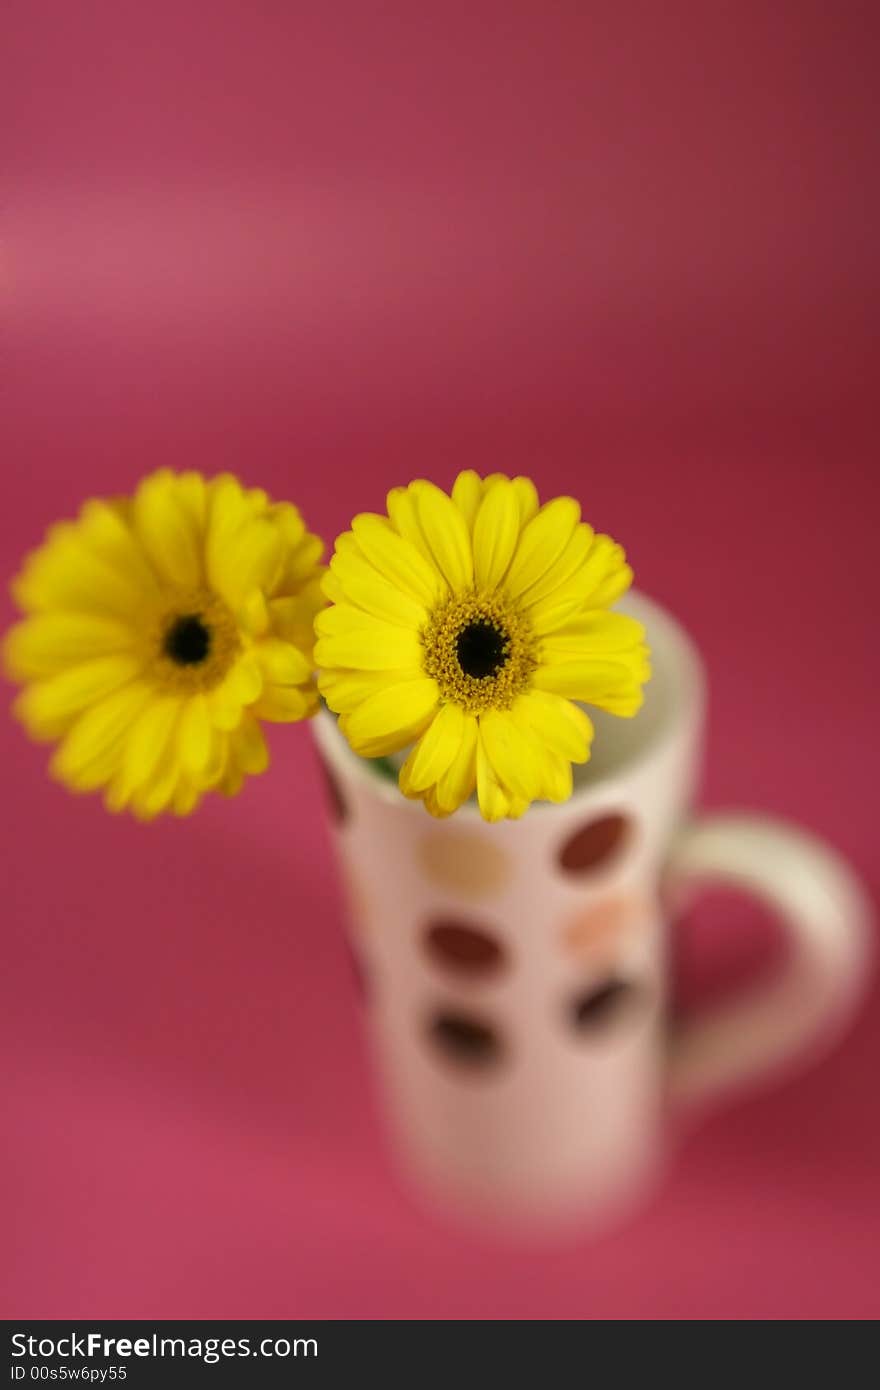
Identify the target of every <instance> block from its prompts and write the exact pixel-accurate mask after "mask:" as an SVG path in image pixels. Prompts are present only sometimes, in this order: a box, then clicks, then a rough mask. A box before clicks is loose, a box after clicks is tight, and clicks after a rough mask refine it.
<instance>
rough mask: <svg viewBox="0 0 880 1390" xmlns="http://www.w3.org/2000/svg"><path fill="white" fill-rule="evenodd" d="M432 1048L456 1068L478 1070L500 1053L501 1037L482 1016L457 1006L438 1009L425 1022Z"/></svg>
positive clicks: (495, 1060) (496, 1057)
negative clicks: (459, 1008) (479, 1016)
mask: <svg viewBox="0 0 880 1390" xmlns="http://www.w3.org/2000/svg"><path fill="white" fill-rule="evenodd" d="M428 1040H429V1042H430V1044H431V1046H432V1048H433V1050H434V1051H435V1052H436V1053H437V1054H438V1055H439V1056H441V1057H443V1058H444V1060H446V1061H449V1062H451V1063H453V1065H455V1066H456V1067H458V1068H459V1069H466V1070H470V1071H481V1070H484V1069H486V1068H488V1067H491V1066H494V1065H496V1064H497V1063H498V1062H499V1061H500V1060H501V1056H502V1046H501V1038H500V1036H499V1034H498V1032H497V1030H496V1029H495V1028H494V1027H493V1025H492V1024H491V1023H489V1022H487V1021H486V1020H485V1019H483V1018H478V1017H476V1016H474V1015H472V1014H467V1013H463V1012H459V1011H457V1010H452V1009H448V1010H440V1011H438V1012H437V1013H436V1014H434V1016H433V1017H432V1018H431V1019H430V1021H429V1024H428Z"/></svg>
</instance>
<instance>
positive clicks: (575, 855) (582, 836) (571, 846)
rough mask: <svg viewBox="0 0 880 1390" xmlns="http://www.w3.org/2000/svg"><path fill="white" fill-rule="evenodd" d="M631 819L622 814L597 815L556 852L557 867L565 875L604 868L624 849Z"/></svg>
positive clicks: (580, 873)
mask: <svg viewBox="0 0 880 1390" xmlns="http://www.w3.org/2000/svg"><path fill="white" fill-rule="evenodd" d="M629 831H630V822H629V821H628V820H627V818H626V816H623V815H618V814H614V815H608V816H600V817H599V818H598V819H597V820H591V821H588V822H587V824H586V825H582V826H581V827H580V829H578V830H576V831H575V833H574V834H573V835H571V836H570V837H569V838H568V839H567V840H566V841H565V843H564V844H563V846H562V848H561V850H560V851H559V864H560V867H561V868H562V869H563V870H564V871H565V872H566V873H567V874H576V875H582V874H588V873H593V872H594V871H595V870H596V869H599V868H603V869H604V868H605V867H606V866H607V865H609V864H610V863H611V862H612V861H613V860H614V859H615V858H616V857H617V855H618V854H619V853H620V851H621V850H622V849H623V847H624V844H625V842H626V840H627V839H628V837H629Z"/></svg>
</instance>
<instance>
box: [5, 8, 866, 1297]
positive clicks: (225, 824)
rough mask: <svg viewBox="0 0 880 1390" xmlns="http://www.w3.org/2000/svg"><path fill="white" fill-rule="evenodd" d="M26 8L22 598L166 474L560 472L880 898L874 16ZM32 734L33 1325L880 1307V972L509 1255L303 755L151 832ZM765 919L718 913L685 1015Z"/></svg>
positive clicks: (323, 526) (25, 1024)
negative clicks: (363, 1002) (638, 1171)
mask: <svg viewBox="0 0 880 1390" xmlns="http://www.w3.org/2000/svg"><path fill="white" fill-rule="evenodd" d="M3 27H4V31H5V32H4V43H3V47H4V51H5V63H6V65H7V66H8V71H7V72H6V73H4V74H3V78H2V81H0V105H2V107H3V109H2V111H0V129H2V130H3V131H4V132H5V136H6V143H7V145H8V146H9V157H8V158H7V160H6V177H5V180H4V186H3V197H2V245H0V295H2V303H3V309H2V315H3V319H2V321H3V325H4V328H3V339H4V346H5V351H4V353H3V379H4V390H3V407H2V422H0V431H2V436H3V438H2V459H3V478H4V505H3V507H2V510H0V528H2V538H0V563H2V571H3V573H4V575H9V574H11V573H12V572H13V570H14V569H15V567H16V566H17V564H18V561H19V559H20V557H21V555H22V553H23V552H24V550H25V549H27V548H28V547H29V546H30V545H32V544H34V543H35V542H36V541H37V540H38V539H39V538H40V536H41V534H42V531H43V529H44V527H45V526H46V524H47V523H48V522H50V521H51V520H53V519H54V518H56V517H57V516H63V515H66V514H70V513H71V512H72V511H73V510H74V509H75V508H76V506H77V505H78V503H79V501H80V499H81V498H82V497H83V496H84V495H86V494H88V493H102V492H119V491H122V490H125V489H128V488H129V487H130V486H131V485H132V484H133V483H134V482H135V480H136V479H137V478H138V477H139V476H140V475H141V474H143V473H144V472H146V471H148V470H149V469H151V468H153V467H155V466H157V465H159V464H170V465H173V466H179V467H184V466H187V467H197V468H200V469H202V470H204V471H207V472H211V471H215V470H219V469H222V468H231V469H234V470H236V471H237V472H239V473H240V474H241V475H242V476H243V477H244V478H245V479H247V480H248V481H249V482H251V483H256V482H259V483H262V484H264V485H266V486H267V487H269V488H270V489H272V490H273V491H274V492H275V493H277V494H278V495H282V496H290V497H292V498H294V499H295V500H296V501H298V502H299V503H300V505H301V506H302V507H303V509H304V510H305V512H306V514H307V516H308V517H309V519H310V521H311V523H312V524H313V526H314V527H315V528H316V529H318V530H320V531H322V532H323V533H324V534H325V535H327V536H328V537H331V538H332V536H333V535H334V534H335V533H336V532H337V531H338V530H340V529H342V528H343V527H344V526H345V525H346V523H347V522H348V520H349V518H350V516H351V515H352V514H353V513H354V512H355V511H357V510H360V509H363V508H369V507H379V506H381V501H382V497H383V494H384V491H385V489H386V488H387V487H388V486H390V485H392V484H395V483H400V482H405V481H408V480H409V479H410V478H411V477H414V476H417V475H429V476H431V477H434V478H435V479H436V480H437V481H439V482H442V483H448V482H449V481H450V480H451V478H452V477H453V475H454V473H455V471H456V470H457V469H458V468H459V467H465V466H472V467H476V468H481V469H483V470H486V471H491V470H494V469H498V468H502V469H505V470H508V471H525V472H528V473H531V474H532V475H533V476H534V477H535V478H536V479H537V480H538V482H539V485H540V487H541V489H542V491H543V492H544V493H545V495H552V494H553V493H554V492H557V491H562V490H567V491H573V492H575V493H576V494H577V495H578V496H579V497H580V498H581V500H582V502H583V504H584V508H585V512H586V514H587V516H588V517H589V519H590V520H592V521H594V522H595V523H596V524H597V525H599V526H601V527H603V528H607V529H609V530H610V531H611V532H612V533H613V534H614V535H616V536H619V537H620V538H621V539H622V540H624V542H625V543H626V545H627V547H628V549H629V550H630V552H631V555H632V558H633V560H634V564H635V567H636V571H637V575H638V580H639V582H640V584H641V586H642V587H643V588H644V589H646V590H647V591H648V592H649V593H651V594H652V595H654V596H655V597H657V598H658V599H660V600H661V601H662V602H664V603H666V604H668V605H669V606H670V607H671V608H672V609H673V610H674V611H675V612H676V613H677V614H678V615H679V616H680V617H681V618H682V619H683V620H684V621H685V622H686V623H687V624H688V625H689V626H690V627H691V629H692V631H693V632H694V634H695V635H696V637H697V638H698V640H699V641H700V643H701V645H702V647H703V649H704V652H705V655H706V658H707V662H708V665H709V669H710V675H711V680H712V697H713V703H712V724H711V732H710V739H709V761H708V772H707V777H706V784H705V801H706V803H707V804H708V805H712V806H715V805H730V804H732V805H754V806H757V807H760V808H762V809H763V810H767V811H772V812H776V813H780V814H783V815H786V816H791V817H795V818H797V819H798V820H800V821H802V822H804V823H805V824H807V825H808V826H810V827H812V828H813V829H814V830H816V831H817V832H819V833H820V834H822V835H824V836H826V837H827V838H828V839H830V840H831V841H832V842H833V843H834V844H836V845H837V846H839V847H840V848H841V849H842V850H843V851H844V852H845V853H846V854H847V855H849V856H850V857H851V858H852V860H853V861H854V862H855V864H856V865H857V866H858V867H859V868H860V870H861V871H862V872H863V873H864V874H865V876H866V877H867V879H868V881H869V883H871V884H872V885H873V888H874V890H875V891H876V889H877V887H878V869H877V849H876V844H877V835H876V823H877V818H876V801H875V799H874V795H873V793H874V791H875V787H876V780H877V778H876V765H875V760H874V754H875V750H876V744H877V739H876V708H877V688H878V682H880V658H878V647H877V641H876V632H877V611H878V597H880V593H878V583H877V577H876V572H877V571H876V566H877V551H878V547H877V515H878V510H877V509H878V502H880V486H878V472H877V451H876V429H875V418H876V372H875V368H876V365H877V363H876V346H877V336H876V334H877V324H878V297H880V296H878V291H880V284H878V263H877V258H876V245H877V238H878V217H877V213H878V207H877V192H876V188H877V183H876V173H877V152H878V151H877V141H876V138H875V137H876V126H877V112H876V89H875V83H876V70H877V58H878V48H877V38H878V34H877V29H878V25H877V10H876V8H875V7H873V6H871V5H861V4H857V3H841V4H837V5H834V6H831V5H828V4H826V3H824V2H823V3H813V0H791V3H786V2H785V0H775V3H769V2H768V3H749V2H748V0H741V3H737V4H721V3H718V4H703V3H699V2H698V0H695V3H686V0H677V2H676V0H673V2H672V3H670V4H661V3H659V0H656V2H655V3H633V2H631V0H628V2H627V3H623V4H612V3H610V2H609V3H575V0H571V3H562V0H531V3H525V4H522V3H511V0H506V3H499V4H497V5H493V4H487V3H480V0H477V2H476V3H473V2H472V3H467V4H458V3H450V0H445V3H443V4H433V5H432V4H421V5H418V4H417V5H413V4H411V3H405V2H404V0H398V3H394V4H382V5H378V4H376V5H374V4H372V3H370V0H365V3H359V4H351V5H344V4H341V3H340V4H323V5H319V4H299V3H295V4H294V3H281V0H278V3H269V0H248V3H245V2H244V0H241V2H240V3H229V2H228V0H213V3H211V4H207V3H205V4H201V5H193V4H190V5H180V4H175V5H173V6H165V5H157V4H153V5H144V4H142V3H140V0H138V3H132V0H107V3H99V4H95V3H82V4H77V5H71V4H69V3H67V0H60V2H59V3H51V0H11V3H8V4H7V6H6V7H5V13H4V26H3ZM10 135H11V136H12V139H11V141H10V138H9V137H10ZM0 738H2V767H3V771H4V781H5V787H6V795H5V796H4V797H3V798H2V802H0V816H2V820H3V824H2V845H3V850H4V859H5V868H4V892H3V908H4V917H5V941H4V947H3V961H2V971H0V1030H2V1035H3V1036H2V1039H0V1042H2V1048H0V1055H2V1059H3V1060H2V1064H0V1065H2V1068H3V1071H4V1082H5V1089H6V1092H7V1099H6V1101H5V1103H4V1105H3V1112H2V1113H3V1115H4V1123H5V1124H6V1125H8V1126H9V1131H10V1133H9V1136H8V1139H7V1140H6V1141H5V1142H4V1143H3V1145H2V1158H0V1163H2V1184H0V1191H2V1200H3V1204H4V1207H5V1211H4V1212H3V1214H2V1229H3V1232H4V1241H3V1245H4V1260H3V1264H4V1267H5V1278H6V1280H7V1283H6V1286H5V1288H4V1290H3V1294H2V1305H0V1312H2V1313H3V1314H4V1315H5V1316H7V1317H13V1316H15V1317H24V1316H30V1317H40V1316H42V1317H50V1316H56V1317H65V1316H66V1317H85V1316H91V1317H94V1316H98V1315H101V1316H105V1317H114V1316H115V1317H126V1316H139V1317H182V1316H188V1315H192V1316H207V1317H226V1316H229V1317H232V1316H239V1317H254V1316H264V1317H273V1316H275V1317H277V1316H319V1317H363V1318H375V1317H381V1318H385V1317H413V1316H418V1317H438V1318H449V1317H474V1316H477V1317H496V1318H509V1317H587V1318H596V1317H628V1316H629V1317H632V1316H648V1317H661V1318H665V1317H683V1316H690V1317H708V1316H711V1317H761V1316H788V1317H822V1316H852V1317H864V1316H877V1315H878V1314H880V1293H878V1288H880V1283H878V1278H880V1253H878V1246H877V1229H878V1220H880V1190H878V1176H877V1175H878V1172H880V1114H878V1106H877V1082H876V1078H877V1057H878V1046H880V999H878V996H877V994H876V993H875V994H874V997H873V999H872V1001H871V1004H870V1006H869V1008H868V1009H867V1011H866V1012H865V1013H864V1014H863V1016H862V1018H861V1020H860V1021H859V1023H858V1025H857V1026H856V1028H855V1029H854V1031H853V1032H852V1033H851V1035H850V1036H849V1038H848V1039H847V1041H846V1043H845V1045H844V1046H843V1047H842V1048H841V1049H840V1050H839V1051H837V1052H836V1053H835V1054H834V1055H833V1056H832V1057H830V1058H829V1059H828V1060H826V1061H825V1062H823V1063H822V1064H821V1065H820V1066H819V1067H818V1068H817V1069H816V1070H814V1071H812V1072H811V1073H810V1074H809V1075H806V1076H803V1077H802V1078H800V1079H797V1080H794V1081H792V1082H790V1083H789V1084H787V1085H785V1086H784V1087H783V1088H781V1089H778V1090H777V1091H775V1092H774V1093H772V1094H769V1093H764V1094H762V1095H760V1096H756V1097H755V1098H753V1099H747V1100H744V1101H742V1102H740V1103H738V1104H737V1105H736V1106H733V1107H731V1108H729V1109H728V1110H727V1111H726V1112H724V1113H723V1114H721V1115H720V1116H718V1117H717V1118H715V1119H713V1120H711V1121H710V1122H709V1123H707V1124H706V1125H705V1126H704V1127H703V1128H701V1129H700V1130H698V1131H697V1132H695V1133H693V1134H692V1135H691V1136H690V1137H689V1138H688V1139H687V1141H686V1142H685V1144H684V1147H683V1150H682V1152H681V1154H680V1156H679V1159H678V1162H677V1164H676V1166H675V1167H674V1169H673V1171H672V1173H671V1175H670V1177H669V1180H668V1182H667V1184H666V1186H665V1188H664V1190H663V1192H662V1194H661V1196H660V1198H659V1200H658V1201H657V1202H656V1203H655V1204H654V1205H653V1207H652V1208H651V1209H650V1210H649V1211H648V1212H646V1213H645V1214H644V1215H643V1216H641V1217H640V1218H639V1219H638V1220H637V1221H635V1222H634V1223H633V1224H631V1225H630V1226H629V1227H628V1228H627V1229H625V1230H623V1231H621V1232H619V1233H618V1234H615V1235H613V1236H611V1237H608V1238H606V1239H604V1240H603V1241H601V1242H600V1243H599V1244H597V1245H593V1246H587V1245H581V1244H575V1245H573V1246H571V1247H570V1248H568V1249H566V1250H564V1251H558V1250H557V1251H552V1250H547V1251H540V1252H532V1253H511V1252H509V1251H506V1250H505V1251H500V1250H499V1249H497V1248H495V1247H493V1246H492V1245H491V1244H490V1243H489V1242H487V1241H485V1240H483V1239H478V1238H475V1237H473V1236H468V1235H462V1234H456V1233H454V1232H453V1231H451V1230H448V1229H446V1228H445V1227H444V1226H442V1225H441V1224H440V1223H438V1222H437V1221H435V1220H434V1219H433V1218H431V1217H430V1216H427V1215H425V1214H422V1213H421V1212H420V1211H419V1210H418V1209H417V1208H415V1207H414V1206H413V1205H412V1204H411V1203H410V1201H409V1200H408V1199H407V1197H406V1196H405V1195H404V1194H403V1193H402V1192H401V1191H400V1190H399V1189H398V1187H397V1185H396V1184H395V1182H394V1180H393V1178H392V1176H391V1174H390V1170H389V1166H388V1162H387V1157H386V1153H385V1150H384V1147H383V1141H382V1136H381V1131H380V1129H379V1126H378V1123H377V1118H376V1113H375V1110H374V1106H373V1103H372V1099H371V1097H370V1094H369V1090H368V1088H367V1086H366V1085H365V1083H366V1080H367V1073H366V1067H365V1059H364V1054H363V1048H362V1041H361V1034H360V1028H359V1020H358V1013H357V1005H356V1002H355V995H354V990H353V987H352V984H351V981H350V978H349V975H348V971H347V962H346V959H345V955H344V950H343V945H342V933H341V906H340V898H339V893H338V889H337V885H336V882H335V879H334V876H333V870H332V865H331V860H330V855H329V850H328V838H327V834H326V829H325V825H324V823H323V820H322V817H321V816H319V815H316V814H315V807H316V805H317V803H318V797H319V795H320V791H319V782H318V777H317V773H316V766H315V759H314V755H313V753H312V751H311V747H310V742H309V734H308V731H307V730H306V729H303V728H298V729H284V728H282V729H280V730H278V731H277V732H276V736H275V737H274V738H273V746H274V751H275V756H274V763H273V767H272V769H271V771H270V772H269V773H268V774H267V775H266V777H264V778H263V779H262V780H260V781H256V782H253V783H251V784H250V785H249V786H248V788H247V789H246V791H245V792H244V793H243V795H242V796H241V797H240V798H238V799H237V800H235V801H233V802H231V803H227V802H219V801H218V803H217V804H216V805H214V804H212V805H210V806H208V807H207V808H206V809H205V810H204V811H203V812H201V813H200V814H199V815H198V816H197V817H196V818H194V819H193V820H191V821H188V822H185V823H183V824H180V823H168V824H164V823H163V824H158V825H155V826H153V827H149V828H143V827H140V826H138V825H136V824H134V823H132V822H129V821H128V820H121V819H111V818H109V817H107V816H106V815H105V814H104V813H103V812H102V810H101V809H100V807H99V805H98V804H94V803H92V802H77V801H74V800H73V799H69V798H68V797H66V796H65V795H63V794H62V793H61V792H59V791H58V790H57V789H55V788H53V787H52V786H51V785H50V784H49V783H48V782H47V781H46V780H45V778H44V774H43V764H44V758H45V755H44V753H43V751H42V750H39V749H35V748H33V747H30V746H28V745H27V744H26V743H25V741H24V739H23V737H22V736H21V735H20V733H19V732H18V730H17V729H15V728H13V727H12V726H11V724H9V722H8V721H4V722H2V723H0ZM765 926H766V924H765ZM765 926H762V925H761V924H760V923H759V922H758V921H757V919H756V918H755V916H754V913H753V912H752V911H751V910H749V909H746V908H744V907H743V906H742V904H735V903H732V902H730V901H728V900H717V901H714V902H711V903H709V902H707V903H706V904H704V906H703V908H702V910H701V911H700V912H699V914H698V919H697V920H695V921H694V922H692V923H691V925H690V928H689V930H688V932H687V933H686V937H685V943H684V945H685V949H684V953H683V956H684V959H683V986H682V987H683V989H684V990H685V992H686V993H687V994H688V995H689V996H690V998H691V999H693V998H695V997H696V996H698V995H700V994H703V993H705V992H707V991H710V990H711V989H712V987H713V985H717V983H718V981H719V979H721V978H722V977H723V978H725V979H727V980H728V981H729V980H730V979H731V978H733V977H735V976H737V975H739V974H741V973H743V972H744V971H746V970H747V969H749V968H750V963H754V962H755V961H756V960H757V958H758V957H760V956H764V955H766V953H767V951H768V950H770V949H771V947H772V942H771V941H770V940H769V937H768V931H767V930H766V929H765Z"/></svg>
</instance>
